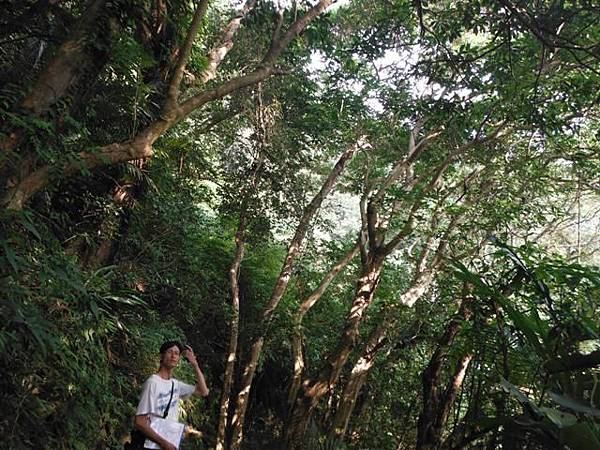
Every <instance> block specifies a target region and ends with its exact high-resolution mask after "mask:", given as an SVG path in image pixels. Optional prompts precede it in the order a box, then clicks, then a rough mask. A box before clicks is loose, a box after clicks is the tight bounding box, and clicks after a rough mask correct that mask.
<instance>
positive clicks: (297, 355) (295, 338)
mask: <svg viewBox="0 0 600 450" xmlns="http://www.w3.org/2000/svg"><path fill="white" fill-rule="evenodd" d="M358 250H359V246H358V245H357V246H355V247H354V248H353V249H352V250H350V251H349V252H347V253H346V254H345V255H344V256H343V257H342V259H340V260H339V261H338V262H337V263H336V265H335V266H333V267H332V268H331V270H330V271H329V272H328V273H327V275H325V277H323V280H322V281H321V284H320V285H319V287H317V289H315V291H314V292H313V293H311V294H310V295H309V296H308V297H307V298H306V299H305V300H304V301H303V302H302V304H301V305H300V308H298V312H297V313H296V315H295V316H294V330H293V332H292V355H293V357H292V358H293V361H294V374H293V376H292V382H291V383H290V389H289V393H288V404H289V406H290V408H291V407H293V405H294V401H295V400H296V396H297V395H298V390H299V389H300V384H301V382H302V375H303V373H304V357H303V355H302V320H303V318H304V316H305V315H306V313H308V311H309V310H310V309H311V308H312V307H313V306H314V305H315V303H317V301H318V300H319V299H320V298H321V296H322V295H323V293H324V292H325V290H326V289H327V287H328V286H329V284H330V283H331V282H332V281H333V279H334V278H335V277H336V276H337V274H338V273H340V271H341V270H343V269H344V267H346V266H347V265H348V263H349V262H350V261H352V259H353V258H354V257H355V256H356V254H357V253H358Z"/></svg>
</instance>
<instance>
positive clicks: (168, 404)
mask: <svg viewBox="0 0 600 450" xmlns="http://www.w3.org/2000/svg"><path fill="white" fill-rule="evenodd" d="M173 389H175V381H173V380H171V396H170V397H169V403H167V408H166V409H165V413H164V414H163V419H166V418H167V416H168V415H169V409H170V408H171V400H173Z"/></svg>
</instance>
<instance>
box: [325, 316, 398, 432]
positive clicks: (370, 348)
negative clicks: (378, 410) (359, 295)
mask: <svg viewBox="0 0 600 450" xmlns="http://www.w3.org/2000/svg"><path fill="white" fill-rule="evenodd" d="M388 317H389V315H386V317H385V318H384V319H383V320H382V321H380V323H379V324H378V325H377V327H376V328H375V330H374V331H373V332H372V333H371V336H369V340H368V341H367V345H366V346H365V349H364V350H363V353H362V355H361V357H360V358H359V359H358V361H357V362H356V364H355V365H354V367H353V368H352V372H350V377H349V378H348V381H347V383H346V385H345V386H344V390H343V392H342V396H341V398H340V401H339V404H338V408H337V411H336V413H335V416H334V418H333V423H332V425H331V429H330V431H329V436H330V437H332V438H335V439H342V438H343V437H344V435H345V434H346V429H347V428H348V422H349V420H350V416H351V415H352V411H354V406H355V405H356V399H357V398H358V394H359V392H360V390H361V389H362V387H363V385H364V384H365V381H366V380H367V377H368V376H369V373H370V372H371V369H372V368H373V366H374V365H375V357H376V356H377V354H378V353H379V350H381V348H382V347H383V346H384V342H385V339H386V335H387V332H388V328H389V325H390V323H391V320H389V319H388Z"/></svg>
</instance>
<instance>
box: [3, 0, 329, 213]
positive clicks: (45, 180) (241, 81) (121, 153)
mask: <svg viewBox="0 0 600 450" xmlns="http://www.w3.org/2000/svg"><path fill="white" fill-rule="evenodd" d="M97 1H100V0H97ZM334 2H335V0H320V1H319V2H318V3H317V4H315V5H314V6H313V7H312V8H311V9H310V10H309V11H308V12H307V13H306V14H305V15H304V16H302V17H299V18H298V19H297V20H296V21H295V22H294V23H293V24H292V25H291V26H290V27H289V29H288V30H287V31H286V33H285V34H284V35H283V36H282V37H281V38H280V39H278V40H277V41H274V42H273V43H272V45H271V48H270V49H269V51H268V52H267V54H266V55H265V57H264V58H263V61H262V64H261V65H260V66H259V67H258V68H256V69H255V70H254V71H252V72H250V73H248V74H245V75H241V76H238V77H236V78H233V79H230V80H228V81H225V82H223V83H221V84H220V85H218V86H216V87H215V88H212V89H207V90H205V91H203V92H201V93H199V94H197V95H194V96H192V97H190V98H189V99H187V100H185V101H183V102H182V103H178V99H177V97H178V94H179V89H180V86H179V82H180V81H181V78H182V73H183V70H184V69H185V64H186V62H187V58H188V57H189V51H186V49H191V46H192V41H193V39H194V38H195V34H196V31H197V27H196V28H194V26H192V27H191V28H190V32H189V33H188V36H187V38H186V42H185V44H184V46H183V48H182V51H181V54H180V59H179V61H178V63H177V67H176V68H175V70H174V72H173V77H172V80H171V83H170V84H169V87H168V92H167V99H166V101H165V106H164V107H163V112H162V114H161V118H160V119H158V120H156V121H155V122H154V123H152V124H150V125H149V126H148V127H146V128H145V129H144V130H142V131H141V132H140V133H138V134H137V135H136V136H135V137H134V138H133V139H132V140H128V141H124V142H115V143H112V144H108V145H104V146H102V147H100V148H99V149H98V150H94V151H86V150H84V151H82V152H80V153H79V159H78V160H77V161H74V162H67V163H65V164H64V165H63V166H62V167H61V169H62V173H61V175H62V176H63V177H64V176H71V175H73V174H75V173H77V172H79V171H80V170H82V169H84V170H85V169H93V168H95V167H98V166H101V165H107V164H117V163H120V162H124V161H130V160H132V159H139V158H144V157H149V156H151V155H152V144H153V143H154V142H155V141H156V139H158V137H160V136H161V135H162V134H163V133H165V132H166V131H167V130H169V129H170V128H171V127H173V126H174V125H176V124H178V123H179V122H181V121H182V120H183V119H184V118H186V117H188V116H189V115H190V114H191V113H192V112H194V111H196V110H197V109H199V108H201V107H202V106H204V105H206V104H207V103H209V102H212V101H214V100H217V99H221V98H223V97H225V96H227V95H229V94H231V93H232V92H235V91H237V90H239V89H242V88H244V87H247V86H251V85H254V84H256V83H259V82H260V81H263V80H265V79H267V78H268V77H270V76H271V75H273V74H274V73H275V63H276V61H277V59H278V58H279V56H280V55H281V53H282V52H283V51H284V50H285V49H286V48H287V46H288V45H289V44H290V42H291V41H292V40H293V39H294V38H295V37H296V36H297V35H298V34H299V33H300V32H301V31H302V30H304V28H306V26H307V25H308V24H309V23H310V22H311V21H312V20H314V19H315V18H316V17H317V16H318V15H319V14H321V13H322V12H323V11H325V9H327V7H329V6H330V5H331V4H332V3H334ZM205 3H206V2H205V1H202V2H200V4H199V6H198V8H197V11H196V14H195V17H194V21H195V20H196V18H197V16H199V14H198V13H199V12H200V11H201V10H202V8H203V7H204V5H205ZM194 21H193V22H192V24H193V25H194ZM50 172H51V167H50V166H43V167H39V168H37V169H35V170H33V171H32V172H31V173H29V174H27V175H26V176H24V177H23V179H21V180H19V182H18V183H17V184H16V185H15V186H13V187H11V188H10V189H8V190H7V192H6V193H5V195H4V197H3V198H2V200H1V201H0V204H1V205H2V206H3V207H5V208H7V209H17V210H20V209H22V208H23V206H24V205H25V203H26V202H27V201H28V200H29V199H30V198H31V197H32V196H33V195H34V194H35V193H37V192H38V191H40V190H41V189H44V188H45V187H46V186H47V185H48V184H49V182H50Z"/></svg>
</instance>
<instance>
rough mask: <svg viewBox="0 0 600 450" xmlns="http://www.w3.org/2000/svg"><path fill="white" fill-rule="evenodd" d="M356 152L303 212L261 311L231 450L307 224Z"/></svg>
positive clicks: (239, 438) (344, 159)
mask: <svg viewBox="0 0 600 450" xmlns="http://www.w3.org/2000/svg"><path fill="white" fill-rule="evenodd" d="M357 150H358V144H353V145H352V146H350V147H349V148H348V149H346V151H345V152H344V153H343V154H342V156H341V157H340V159H339V160H338V162H337V163H336V165H335V166H334V168H333V170H332V171H331V173H330V174H329V176H328V177H327V179H326V180H325V182H324V183H323V185H322V186H321V189H320V190H319V192H318V193H317V194H316V195H315V197H314V198H313V199H312V200H311V202H310V203H309V204H308V205H307V207H306V208H305V209H304V213H303V214H302V217H301V219H300V222H299V224H298V226H297V227H296V232H295V233H294V237H293V238H292V241H291V242H290V245H289V247H288V251H287V255H286V257H285V260H284V263H283V267H282V269H281V272H280V273H279V277H278V278H277V281H276V282H275V287H274V288H273V293H272V294H271V298H270V299H269V301H268V302H267V304H266V306H265V308H264V310H263V312H262V317H261V325H260V326H259V327H258V329H260V330H262V331H261V332H260V334H259V335H258V336H257V337H256V338H255V339H254V341H253V343H252V345H251V351H250V357H249V359H248V362H247V363H246V367H245V368H244V371H243V378H242V384H241V387H240V391H239V393H238V396H237V401H236V408H235V412H234V414H233V418H232V421H231V423H232V428H233V430H232V440H231V446H230V448H231V450H237V449H238V448H239V447H240V445H241V442H242V439H243V424H244V418H245V415H246V409H247V407H248V397H249V395H250V388H251V386H252V381H253V379H254V372H255V371H256V366H257V364H258V359H259V358H260V355H261V353H262V348H263V345H264V341H265V332H264V330H266V329H268V325H269V322H270V321H271V319H272V317H273V313H274V312H275V308H277V305H278V304H279V302H280V300H281V299H282V297H283V295H284V294H285V291H286V289H287V286H288V283H289V281H290V277H291V275H292V268H293V265H294V262H295V259H296V256H298V253H299V252H300V246H301V244H302V242H303V241H304V237H305V236H306V232H307V231H308V225H309V223H310V221H311V220H312V219H313V217H314V216H315V214H316V213H317V211H318V210H319V208H320V207H321V204H322V202H323V200H324V199H325V197H326V196H327V195H328V194H329V193H330V192H331V190H332V189H333V187H334V186H335V184H336V183H337V180H338V178H339V176H340V175H341V173H342V171H343V170H344V168H345V167H346V165H347V164H348V163H349V162H350V160H351V159H352V157H353V156H354V153H355V152H356V151H357Z"/></svg>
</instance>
